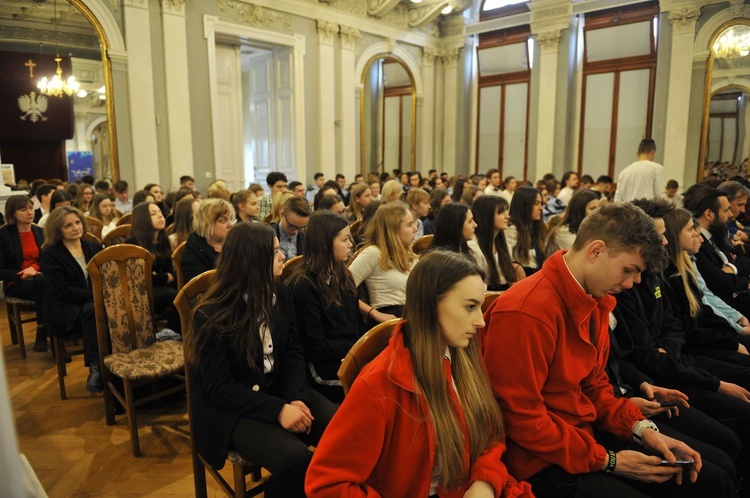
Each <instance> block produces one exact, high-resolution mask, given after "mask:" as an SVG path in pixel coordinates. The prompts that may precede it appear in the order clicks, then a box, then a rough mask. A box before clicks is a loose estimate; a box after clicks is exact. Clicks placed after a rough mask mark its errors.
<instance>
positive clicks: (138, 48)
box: [123, 0, 160, 186]
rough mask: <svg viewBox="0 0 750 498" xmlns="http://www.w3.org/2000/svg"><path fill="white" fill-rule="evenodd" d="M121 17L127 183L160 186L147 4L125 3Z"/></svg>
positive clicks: (141, 1)
mask: <svg viewBox="0 0 750 498" xmlns="http://www.w3.org/2000/svg"><path fill="white" fill-rule="evenodd" d="M123 14H124V17H125V19H124V24H125V42H126V44H127V47H128V95H129V99H128V102H129V105H130V134H131V138H132V148H133V178H128V179H127V180H128V181H129V182H130V183H131V185H135V186H143V185H145V184H147V183H159V182H160V181H159V152H158V146H157V141H156V105H155V103H154V71H153V61H152V57H151V36H149V35H148V34H149V33H150V31H151V29H150V27H149V12H148V2H147V1H145V0H125V3H124V6H123ZM131 180H132V181H131Z"/></svg>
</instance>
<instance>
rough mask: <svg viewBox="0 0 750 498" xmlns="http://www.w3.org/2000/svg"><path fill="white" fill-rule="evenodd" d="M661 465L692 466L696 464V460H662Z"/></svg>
mask: <svg viewBox="0 0 750 498" xmlns="http://www.w3.org/2000/svg"><path fill="white" fill-rule="evenodd" d="M659 465H672V466H677V465H681V466H682V467H692V466H694V465H695V461H694V460H677V461H676V462H674V463H670V462H669V460H662V461H661V463H660V464H659Z"/></svg>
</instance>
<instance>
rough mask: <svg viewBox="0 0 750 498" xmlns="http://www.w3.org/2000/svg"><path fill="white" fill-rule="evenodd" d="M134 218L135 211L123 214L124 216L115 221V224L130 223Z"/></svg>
mask: <svg viewBox="0 0 750 498" xmlns="http://www.w3.org/2000/svg"><path fill="white" fill-rule="evenodd" d="M132 218H133V213H128V214H123V215H122V218H120V219H119V220H117V223H115V226H118V227H121V226H123V225H130V222H131V220H132Z"/></svg>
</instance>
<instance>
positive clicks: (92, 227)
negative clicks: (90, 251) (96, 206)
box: [86, 216, 104, 239]
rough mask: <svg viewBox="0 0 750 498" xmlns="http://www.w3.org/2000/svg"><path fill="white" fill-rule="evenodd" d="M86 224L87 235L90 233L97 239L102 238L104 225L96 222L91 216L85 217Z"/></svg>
mask: <svg viewBox="0 0 750 498" xmlns="http://www.w3.org/2000/svg"><path fill="white" fill-rule="evenodd" d="M86 223H88V225H89V229H88V233H92V234H94V235H96V236H97V238H100V239H101V238H102V230H103V229H104V223H102V222H101V221H99V220H97V219H96V218H94V217H93V216H86Z"/></svg>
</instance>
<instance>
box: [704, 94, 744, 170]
mask: <svg viewBox="0 0 750 498" xmlns="http://www.w3.org/2000/svg"><path fill="white" fill-rule="evenodd" d="M746 106H747V103H746V102H743V92H742V90H740V89H737V88H728V89H726V88H725V89H723V90H722V91H720V92H717V93H716V94H714V95H713V96H712V97H711V107H710V114H709V118H708V143H707V147H708V150H707V155H706V161H711V162H715V161H720V162H728V163H729V164H737V161H738V159H739V160H740V161H741V160H742V159H744V158H740V154H742V151H741V145H742V140H743V138H742V137H741V136H740V135H741V133H740V122H741V120H742V119H741V117H742V116H744V113H745V111H744V107H746ZM745 140H746V139H745Z"/></svg>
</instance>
